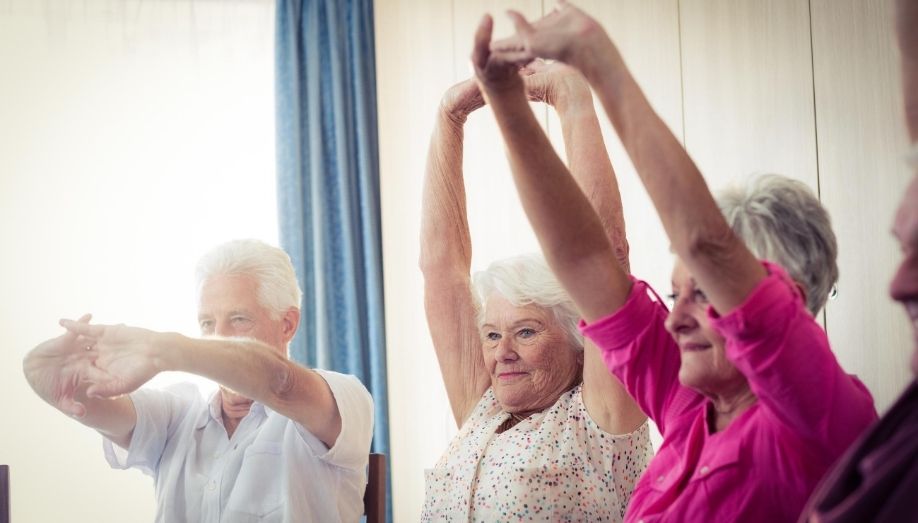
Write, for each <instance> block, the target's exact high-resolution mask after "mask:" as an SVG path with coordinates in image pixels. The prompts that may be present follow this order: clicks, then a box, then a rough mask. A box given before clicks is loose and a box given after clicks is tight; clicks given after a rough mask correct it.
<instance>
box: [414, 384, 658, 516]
mask: <svg viewBox="0 0 918 523" xmlns="http://www.w3.org/2000/svg"><path fill="white" fill-rule="evenodd" d="M582 388H583V386H582V385H578V386H577V387H575V388H573V389H572V390H570V391H568V392H566V393H564V394H562V395H561V397H560V398H558V401H557V402H555V404H554V405H553V406H552V407H551V408H549V409H547V410H545V411H543V412H541V413H537V414H534V415H532V416H530V417H529V418H527V419H525V420H523V421H521V422H519V423H518V424H517V425H516V426H514V427H512V428H511V429H510V430H507V431H505V432H503V433H501V434H497V433H496V430H497V428H498V427H499V426H500V425H501V424H502V423H503V422H504V421H506V420H507V418H509V417H510V415H509V414H508V413H506V412H504V411H502V410H501V408H500V405H498V403H497V400H496V399H495V397H494V392H493V390H492V389H488V390H487V392H485V394H484V396H482V398H481V400H480V401H479V402H478V405H476V406H475V410H474V411H473V412H472V415H471V416H469V419H468V420H466V422H465V424H464V425H463V426H462V428H461V429H460V430H459V433H458V434H457V435H456V437H455V438H454V439H453V441H452V442H451V443H450V445H449V448H448V449H447V450H446V453H444V454H443V457H441V458H440V461H439V462H438V463H437V465H436V466H435V467H434V468H433V469H429V470H427V471H425V476H426V477H425V480H426V486H425V489H426V496H425V500H424V509H423V512H422V515H421V520H422V521H476V522H477V521H482V522H485V521H486V522H489V523H490V522H495V521H621V520H622V519H623V517H624V514H625V507H627V505H628V500H629V499H630V497H631V491H632V490H633V488H634V484H635V483H636V482H637V479H638V477H639V476H640V475H641V473H642V472H643V471H644V468H646V466H647V462H648V461H649V460H650V458H651V456H652V454H653V450H652V448H651V445H650V437H649V434H648V429H647V424H646V423H644V424H643V425H641V427H640V428H638V429H637V430H635V431H634V432H632V433H630V434H623V435H612V434H608V433H606V432H604V431H603V430H602V429H600V428H599V426H598V425H597V424H596V422H594V421H593V420H592V418H590V416H589V415H588V414H587V411H586V407H584V405H583V395H582Z"/></svg>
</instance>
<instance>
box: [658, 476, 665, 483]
mask: <svg viewBox="0 0 918 523" xmlns="http://www.w3.org/2000/svg"><path fill="white" fill-rule="evenodd" d="M664 479H666V476H660V477H659V478H657V483H663V480H664Z"/></svg>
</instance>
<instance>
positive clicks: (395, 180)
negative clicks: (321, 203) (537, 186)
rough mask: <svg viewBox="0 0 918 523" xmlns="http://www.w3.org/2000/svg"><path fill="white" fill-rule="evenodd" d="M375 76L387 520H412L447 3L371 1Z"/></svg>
mask: <svg viewBox="0 0 918 523" xmlns="http://www.w3.org/2000/svg"><path fill="white" fill-rule="evenodd" d="M375 15H376V75H377V100H378V107H379V146H380V147H379V155H380V177H381V180H380V181H381V183H380V190H381V205H382V236H383V266H384V284H385V300H386V336H387V362H388V373H389V374H388V382H389V427H390V433H389V436H390V442H391V444H390V447H391V451H390V456H389V465H390V470H391V471H392V495H393V516H394V519H395V521H417V520H418V519H419V516H420V510H421V503H422V501H423V496H424V474H423V470H424V469H425V468H427V467H430V466H431V464H432V463H433V462H434V461H435V460H436V459H437V457H439V455H440V454H441V453H442V452H443V449H444V447H445V445H444V444H443V443H442V441H441V440H442V439H443V437H442V436H441V437H437V436H436V434H438V433H443V432H444V431H445V423H444V420H445V419H447V418H449V414H448V408H447V409H445V408H444V407H445V405H446V404H447V403H446V392H445V390H444V388H443V380H442V379H441V378H440V374H439V369H438V366H437V362H436V357H435V356H434V353H433V349H432V348H431V346H430V336H429V335H428V331H427V324H426V322H425V321H424V307H423V281H422V279H421V274H420V271H419V270H418V252H419V250H418V236H419V231H420V205H421V184H422V180H423V175H424V164H425V160H426V152H427V143H428V140H429V137H430V132H431V130H432V128H433V122H434V116H435V114H436V112H435V111H436V108H437V106H438V104H439V101H440V96H441V94H442V91H443V86H448V85H449V84H450V83H451V82H452V77H453V59H452V56H453V55H452V52H453V42H452V3H451V2H449V1H436V2H431V1H428V0H384V1H383V0H379V1H377V2H376V3H375Z"/></svg>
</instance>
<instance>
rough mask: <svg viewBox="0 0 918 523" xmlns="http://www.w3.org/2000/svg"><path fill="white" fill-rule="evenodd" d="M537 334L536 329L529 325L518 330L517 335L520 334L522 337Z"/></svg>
mask: <svg viewBox="0 0 918 523" xmlns="http://www.w3.org/2000/svg"><path fill="white" fill-rule="evenodd" d="M535 334H536V331H535V329H530V328H529V327H526V328H524V329H520V330H518V331H517V332H516V335H517V336H519V337H520V338H531V337H533V336H535Z"/></svg>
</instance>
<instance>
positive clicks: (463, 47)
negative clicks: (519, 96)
mask: <svg viewBox="0 0 918 523" xmlns="http://www.w3.org/2000/svg"><path fill="white" fill-rule="evenodd" d="M510 8H512V9H515V10H517V11H520V12H521V13H523V14H524V15H525V16H526V17H527V19H529V20H535V19H538V18H541V16H542V0H523V1H520V0H517V1H509V0H475V1H469V2H456V3H455V5H454V10H453V17H454V18H453V33H454V34H455V51H454V55H453V63H454V81H456V82H458V81H460V80H464V79H466V78H469V77H470V76H471V75H472V67H471V61H470V56H471V53H472V39H473V36H474V34H475V29H476V28H477V27H478V23H479V22H480V21H481V17H482V15H484V13H486V12H487V13H490V14H491V16H492V17H493V19H494V33H493V34H494V37H495V38H501V37H504V36H509V35H511V34H513V24H512V23H511V22H510V20H509V18H507V16H506V14H505V12H506V10H507V9H510ZM533 109H534V110H535V111H536V112H537V115H538V118H539V120H540V121H541V122H542V123H543V124H544V122H545V113H546V111H545V108H544V106H542V105H541V104H533ZM463 168H464V173H465V180H466V191H467V194H466V196H467V198H468V201H469V202H475V205H474V206H470V208H469V228H470V230H471V234H472V270H473V271H476V270H481V269H485V268H486V267H487V266H488V264H490V263H491V262H492V261H494V260H499V259H502V258H506V257H508V256H516V255H519V254H523V253H530V252H537V251H538V250H539V246H538V242H537V241H536V239H535V235H534V234H533V233H532V229H531V228H530V227H529V222H528V221H527V220H526V215H525V214H524V213H523V208H522V206H521V205H520V202H519V198H518V197H517V194H516V188H515V187H514V185H513V178H512V177H511V175H510V166H509V165H508V163H507V157H506V154H505V152H504V142H503V139H502V138H501V136H500V131H499V130H498V128H497V122H496V121H495V120H494V113H493V112H492V111H491V110H490V108H488V107H484V108H482V109H480V110H478V111H477V112H475V113H474V114H472V115H471V117H469V120H468V122H467V123H466V126H465V156H464V162H463Z"/></svg>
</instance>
